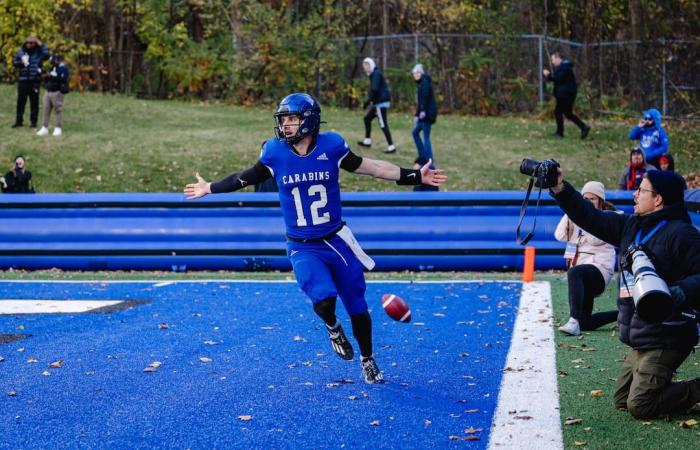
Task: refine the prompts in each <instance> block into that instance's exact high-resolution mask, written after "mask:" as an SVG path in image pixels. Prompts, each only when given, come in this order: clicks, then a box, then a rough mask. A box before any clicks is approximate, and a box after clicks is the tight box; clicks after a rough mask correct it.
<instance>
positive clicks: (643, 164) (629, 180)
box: [617, 147, 656, 191]
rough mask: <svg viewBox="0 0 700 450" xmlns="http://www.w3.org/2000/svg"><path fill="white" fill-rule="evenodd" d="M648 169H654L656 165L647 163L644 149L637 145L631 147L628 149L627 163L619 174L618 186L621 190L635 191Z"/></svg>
mask: <svg viewBox="0 0 700 450" xmlns="http://www.w3.org/2000/svg"><path fill="white" fill-rule="evenodd" d="M650 170H656V167H654V166H652V165H651V164H648V163H647V160H646V157H645V156H644V151H643V150H642V149H641V148H639V147H635V148H633V149H632V150H630V160H629V165H628V166H627V167H625V168H624V169H623V170H622V173H621V174H620V180H619V181H618V183H617V184H618V187H619V188H620V190H623V191H636V190H637V189H638V188H639V185H640V184H641V182H642V180H643V179H644V175H645V174H646V173H647V172H649V171H650Z"/></svg>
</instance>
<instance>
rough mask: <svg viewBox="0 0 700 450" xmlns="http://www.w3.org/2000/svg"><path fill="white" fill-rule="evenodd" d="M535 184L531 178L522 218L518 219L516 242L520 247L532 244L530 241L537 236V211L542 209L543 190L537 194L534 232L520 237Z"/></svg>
mask: <svg viewBox="0 0 700 450" xmlns="http://www.w3.org/2000/svg"><path fill="white" fill-rule="evenodd" d="M534 184H535V179H534V178H530V183H529V184H528V185H527V192H526V193H525V200H523V204H522V205H520V217H519V218H518V227H517V228H516V229H515V240H516V242H517V243H518V244H520V245H526V244H527V243H528V242H530V239H532V237H533V236H534V235H535V227H536V226H537V210H538V209H539V207H540V197H541V196H542V188H540V190H539V191H538V192H537V203H536V204H535V219H534V220H533V222H532V230H530V232H529V233H527V234H526V235H525V237H523V238H521V237H520V226H521V225H522V224H523V219H524V218H525V211H526V210H527V204H528V202H529V201H530V193H531V192H532V186H533V185H534Z"/></svg>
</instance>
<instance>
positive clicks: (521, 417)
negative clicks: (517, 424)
mask: <svg viewBox="0 0 700 450" xmlns="http://www.w3.org/2000/svg"><path fill="white" fill-rule="evenodd" d="M513 418H514V419H520V420H532V419H533V417H532V416H515V417H513Z"/></svg>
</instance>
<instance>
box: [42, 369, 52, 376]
mask: <svg viewBox="0 0 700 450" xmlns="http://www.w3.org/2000/svg"><path fill="white" fill-rule="evenodd" d="M41 374H42V375H43V376H45V377H48V376H49V375H51V374H50V373H49V371H48V370H44V371H43V372H41Z"/></svg>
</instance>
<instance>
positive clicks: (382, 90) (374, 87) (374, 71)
mask: <svg viewBox="0 0 700 450" xmlns="http://www.w3.org/2000/svg"><path fill="white" fill-rule="evenodd" d="M362 67H363V69H364V70H365V74H366V75H367V76H368V77H369V94H368V95H367V100H365V102H364V103H363V104H362V109H365V110H367V114H365V117H364V122H365V138H364V139H363V140H361V141H358V144H359V145H360V146H362V147H371V146H372V120H374V118H375V117H376V118H377V120H378V121H379V128H381V129H382V131H383V132H384V137H385V138H386V143H387V148H386V150H385V151H384V153H394V152H395V151H396V146H395V145H394V141H393V140H392V139H391V131H390V130H389V121H388V117H387V114H388V112H389V108H390V107H391V97H390V94H389V85H387V84H386V79H385V78H384V74H383V73H382V71H381V70H379V68H378V67H377V64H376V63H375V62H374V60H373V59H372V58H365V59H364V61H362Z"/></svg>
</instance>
